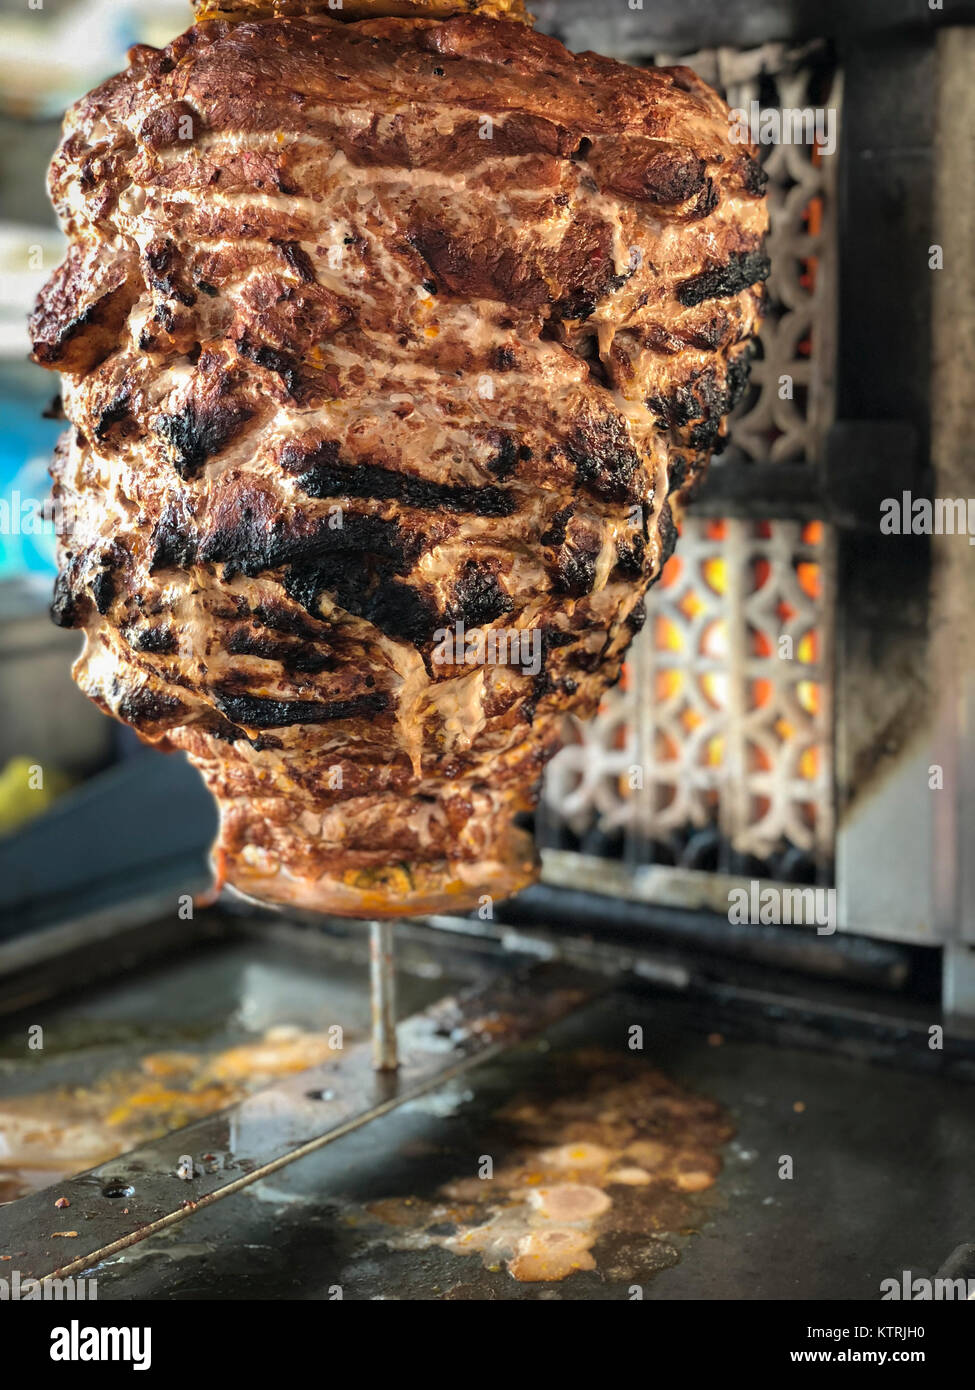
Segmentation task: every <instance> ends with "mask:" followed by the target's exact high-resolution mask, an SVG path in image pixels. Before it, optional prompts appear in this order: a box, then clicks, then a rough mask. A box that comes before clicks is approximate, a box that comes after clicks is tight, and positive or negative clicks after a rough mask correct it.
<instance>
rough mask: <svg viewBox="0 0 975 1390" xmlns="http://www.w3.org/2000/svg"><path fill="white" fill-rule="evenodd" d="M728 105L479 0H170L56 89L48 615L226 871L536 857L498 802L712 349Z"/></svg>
mask: <svg viewBox="0 0 975 1390" xmlns="http://www.w3.org/2000/svg"><path fill="white" fill-rule="evenodd" d="M728 130H729V124H728V115H727V110H726V108H725V107H724V105H723V103H722V102H721V101H720V100H719V99H718V97H717V96H716V95H715V94H714V93H713V92H712V91H711V90H710V89H709V88H707V87H706V86H705V85H704V84H703V83H702V82H700V81H699V80H698V79H697V78H696V77H695V76H694V74H693V73H691V72H690V71H688V70H687V69H683V68H675V69H669V70H645V71H644V70H640V71H637V70H634V69H631V68H627V67H624V66H622V65H620V64H617V63H614V62H612V61H610V60H608V59H604V58H600V57H597V56H596V55H594V54H582V55H573V54H571V53H569V52H567V51H566V50H565V48H563V47H562V45H561V44H559V43H557V42H556V41H555V40H554V39H550V38H546V37H544V36H542V35H538V34H534V33H532V32H531V31H530V30H529V29H528V28H526V27H525V26H524V25H523V24H514V23H510V22H507V21H502V20H494V19H490V18H484V17H481V16H472V17H469V16H465V17H459V18H453V19H448V20H446V21H445V22H443V23H437V22H432V21H430V20H422V19H419V20H414V19H402V18H382V19H364V20H360V21H358V22H342V23H340V22H338V21H336V20H333V19H330V18H328V17H326V16H321V15H316V16H312V17H296V18H275V19H268V20H257V21H255V22H247V23H240V24H236V25H234V24H229V23H225V22H222V21H216V22H207V23H201V24H199V25H197V26H196V27H194V28H192V29H190V30H189V31H188V32H187V33H186V34H184V35H182V36H181V37H180V38H178V39H177V40H175V42H174V43H172V44H171V45H170V46H169V47H168V48H166V49H164V50H162V51H156V50H153V49H148V48H137V49H134V50H133V51H132V54H131V55H130V66H129V68H128V69H127V71H126V72H124V73H122V74H121V75H120V76H118V77H115V78H113V79H112V80H111V81H109V82H107V83H106V84H104V85H103V86H102V87H100V88H98V89H97V90H96V91H94V92H92V93H91V94H90V95H89V96H88V97H86V98H85V99H84V100H83V101H81V102H79V103H78V105H77V106H75V107H74V108H73V109H72V110H71V111H70V112H69V113H68V116H67V118H66V122H65V130H64V136H63V140H62V143H61V145H60V148H59V150H58V152H57V154H56V155H55V159H54V163H53V166H52V171H51V192H52V196H53V199H54V203H55V206H56V208H57V211H58V214H59V216H60V219H61V222H62V224H63V226H64V228H65V230H66V231H67V233H68V236H69V238H70V250H69V253H68V257H67V259H66V261H65V263H64V265H63V266H62V267H61V269H60V270H59V271H57V272H56V273H55V275H54V276H53V277H52V279H51V281H50V283H49V284H48V286H47V287H46V289H45V290H44V292H43V293H42V295H41V297H40V299H39V302H38V306H37V310H36V312H35V315H34V319H33V335H34V345H35V348H34V350H35V357H36V360H38V361H39V362H42V363H43V364H44V365H46V366H50V367H53V368H57V369H59V370H61V371H62V372H63V373H65V375H66V381H65V390H64V407H65V411H66V413H67V416H68V419H69V421H70V424H71V428H70V430H69V432H68V434H67V435H66V437H65V440H64V442H63V444H62V447H61V448H60V449H59V451H58V454H57V458H56V461H55V466H54V470H53V471H54V477H55V489H56V492H57V494H58V496H59V498H60V500H61V501H62V503H63V505H64V509H65V513H66V515H68V516H69V517H70V518H71V520H72V526H71V530H70V533H69V534H67V535H66V536H65V538H64V540H63V544H62V553H61V570H60V575H59V578H58V583H57V588H56V594H55V604H54V612H55V616H56V618H57V620H58V621H59V622H61V623H64V624H66V625H70V626H76V627H79V628H82V629H83V630H84V632H85V635H86V638H87V642H86V647H85V651H84V653H83V655H82V657H81V658H80V659H79V662H78V665H77V668H76V677H77V679H78V681H79V683H80V684H81V686H82V688H83V689H84V690H85V691H86V692H87V693H88V694H89V695H90V696H91V698H92V699H94V700H96V701H97V702H98V703H99V704H100V705H101V706H102V707H103V708H104V709H106V710H107V711H109V712H111V713H112V714H114V715H115V716H116V717H118V718H120V719H123V720H125V721H127V722H128V723H130V724H132V725H133V726H134V727H135V728H136V729H138V731H139V732H140V734H141V735H142V736H143V737H144V738H146V739H148V740H150V741H152V742H156V743H160V744H162V745H163V746H168V747H174V748H182V749H186V750H187V751H188V752H189V755H190V756H191V758H192V759H193V760H194V762H195V763H196V764H197V765H198V766H199V767H200V768H201V770H202V772H203V773H204V775H205V777H206V778H207V781H208V783H209V785H210V786H211V788H212V789H213V791H214V793H215V795H216V796H217V798H218V800H219V803H220V807H221V817H222V832H221V841H220V846H219V849H220V852H221V854H222V856H223V858H224V859H225V861H226V865H227V868H228V872H229V874H230V877H231V879H232V881H234V882H236V883H237V884H238V885H239V886H242V887H243V888H245V889H246V890H247V891H252V892H254V893H256V894H257V895H259V896H264V897H268V898H270V899H272V900H277V901H292V902H299V903H302V904H305V905H308V906H313V907H318V908H321V909H323V910H332V911H339V912H348V913H352V914H362V915H374V914H377V913H384V912H385V913H390V914H397V913H407V912H410V911H420V910H429V909H431V908H443V907H450V906H454V907H465V906H469V905H471V904H476V903H477V902H478V901H479V899H480V898H481V897H483V896H484V895H489V896H491V897H492V898H500V897H502V896H504V895H505V894H506V893H508V892H510V891H513V890H516V889H517V888H518V887H520V886H521V885H522V884H523V883H525V882H527V881H528V880H529V879H530V878H531V876H532V874H533V872H534V867H533V854H532V851H531V847H530V845H529V844H528V842H527V839H526V837H525V836H524V835H523V833H522V832H521V831H518V830H516V829H514V828H513V818H514V816H515V815H516V813H517V812H519V811H522V810H526V809H529V808H530V807H531V806H532V804H533V802H534V797H535V794H536V790H537V783H538V779H539V777H540V775H541V770H542V766H543V764H544V762H545V760H546V758H547V757H549V756H550V755H551V753H552V752H553V751H554V749H555V747H556V745H557V736H558V735H557V731H558V727H559V724H560V721H561V719H562V716H563V715H564V713H565V712H566V711H567V710H571V711H574V712H575V713H577V714H578V715H580V716H581V717H586V716H587V715H591V714H592V713H593V712H594V711H595V709H596V707H597V705H598V702H599V699H600V696H601V694H602V692H603V691H604V690H605V689H606V687H607V685H609V684H610V683H611V682H612V681H614V680H616V679H617V677H618V675H619V671H620V663H621V661H622V658H623V654H624V652H625V649H626V646H627V644H628V642H629V641H630V638H631V637H632V634H633V632H634V631H635V630H636V629H637V628H638V627H639V625H640V622H641V621H642V597H643V594H644V591H645V590H646V587H647V585H648V584H649V583H650V582H652V580H653V579H654V578H655V577H656V576H657V575H658V574H659V572H660V569H661V567H662V565H663V563H664V561H665V559H666V557H667V555H668V553H669V551H670V549H671V548H672V545H673V542H674V539H675V527H674V522H673V518H672V515H671V508H670V503H669V501H668V495H670V494H673V493H674V492H675V491H677V490H678V489H680V488H681V487H682V486H686V485H687V484H688V483H689V482H690V481H692V480H693V478H694V477H695V476H696V475H698V474H699V472H700V469H701V467H702V465H703V464H704V463H706V460H707V457H708V455H709V453H710V451H711V450H712V448H713V447H714V445H715V444H716V443H717V442H718V441H719V440H720V438H721V436H722V435H723V433H724V431H725V428H726V426H725V416H726V415H727V412H728V410H729V409H730V408H731V406H732V405H733V403H734V401H735V400H736V399H737V397H738V396H739V395H740V393H741V392H742V390H743V389H744V385H745V382H746V379H747V371H748V355H749V344H750V340H751V337H752V335H753V333H754V330H755V326H756V320H757V316H758V313H759V310H760V303H761V295H762V285H761V282H762V281H763V279H764V278H765V275H766V273H767V262H766V261H765V258H764V253H763V239H764V236H765V231H766V225H767V218H766V209H765V205H764V201H763V198H762V177H761V173H760V171H759V168H758V166H757V164H756V162H755V151H754V150H752V149H750V148H748V147H743V146H740V145H735V144H732V143H730V142H729V139H728ZM458 625H461V627H458ZM471 629H476V630H478V631H480V632H481V633H482V634H488V635H491V634H493V641H494V645H493V647H492V646H488V645H486V647H485V650H484V651H482V653H481V655H482V656H486V658H487V659H481V658H480V657H479V656H478V651H477V649H476V648H475V649H474V652H473V660H470V661H469V660H467V659H465V658H467V656H468V650H467V648H466V647H465V646H464V644H463V642H462V641H461V642H455V644H454V647H453V650H451V649H450V641H451V640H453V639H454V638H455V637H456V636H457V634H458V633H459V632H466V633H469V632H470V630H471ZM445 635H446V637H447V638H449V639H450V640H447V641H445ZM492 653H493V656H492Z"/></svg>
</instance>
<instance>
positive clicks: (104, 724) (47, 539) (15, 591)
mask: <svg viewBox="0 0 975 1390" xmlns="http://www.w3.org/2000/svg"><path fill="white" fill-rule="evenodd" d="M188 14H189V5H188V4H187V3H185V2H184V0H154V2H153V3H152V4H145V3H144V2H143V3H139V2H138V0H47V3H46V4H43V6H42V7H39V8H33V6H32V5H31V4H29V3H28V0H0V499H2V502H3V503H4V504H5V505H3V506H0V708H2V712H3V718H2V720H0V834H3V832H4V831H7V832H9V831H11V830H13V829H14V828H16V826H17V825H19V824H21V823H22V822H23V821H24V820H25V819H28V818H30V817H31V816H32V815H37V814H39V813H41V812H42V811H44V810H46V809H47V808H48V806H49V805H50V803H51V801H52V799H54V798H55V797H56V796H58V795H60V794H62V793H63V792H65V791H66V790H68V789H69V788H70V787H71V786H73V785H77V783H78V782H79V781H80V780H82V779H83V778H84V777H86V776H87V775H90V774H91V773H93V772H96V771H98V770H99V769H101V768H104V767H105V766H106V765H107V764H109V763H111V762H113V761H114V760H115V759H116V758H117V757H119V756H122V755H124V754H125V752H126V751H127V750H129V749H131V747H132V746H133V742H131V741H130V740H128V739H126V738H125V736H124V733H125V731H122V730H119V729H114V728H113V727H112V724H111V722H110V721H109V720H107V719H105V718H104V717H103V716H102V715H100V714H99V713H98V711H97V710H96V709H94V708H93V707H92V706H91V705H89V703H88V701H87V700H85V699H84V697H83V696H82V695H81V694H80V693H79V692H78V691H77V690H76V689H75V688H74V686H73V684H72V682H71V678H70V665H71V661H72V660H73V658H74V656H75V654H76V652H77V649H78V637H77V634H76V633H72V632H62V631H60V630H59V629H57V628H55V627H54V626H53V624H52V623H51V622H50V619H49V618H48V614H47V609H48V605H49V603H50V594H51V585H52V582H53V578H54V574H55V564H54V552H55V542H56V537H55V534H54V526H53V523H52V520H51V518H50V516H49V515H48V516H47V517H46V518H45V516H44V515H43V512H42V511H41V509H42V508H43V505H44V499H45V498H46V496H47V494H48V491H49V487H50V480H49V478H48V473H47V469H48V462H49V460H50V457H51V452H52V450H53V448H54V444H55V442H56V440H57V438H58V435H59V434H60V432H61V430H62V429H63V427H64V426H63V423H62V422H61V421H59V420H57V419H55V418H52V413H53V412H52V411H51V404H52V398H53V397H54V394H55V392H56V390H57V380H56V378H55V377H52V376H51V374H50V373H49V372H46V371H43V370H42V369H41V368H40V367H35V366H34V365H33V364H32V363H30V362H29V361H28V360H27V351H28V343H27V333H26V319H27V315H28V313H29V312H30V309H31V307H32V305H33V301H34V297H35V295H36V294H37V291H38V290H39V288H40V286H41V285H42V284H43V283H44V281H45V280H46V279H47V277H48V276H49V275H50V273H51V271H52V270H53V269H54V268H55V266H57V265H58V263H59V262H60V260H61V258H62V255H63V238H62V236H61V234H60V232H59V231H58V228H57V225H56V222H55V219H54V213H53V211H52V209H51V204H50V201H49V199H48V196H47V185H46V170H47V166H48V164H49V162H50V159H51V155H52V153H53V151H54V147H55V145H56V144H57V140H58V133H59V130H60V125H61V117H62V115H63V113H64V111H65V109H66V107H67V106H68V105H70V103H71V102H73V101H75V100H77V98H78V97H80V96H82V95H83V94H84V93H85V92H86V91H88V90H89V89H90V88H91V87H93V86H94V85H95V84H96V83H98V82H100V81H102V80H103V79H104V78H105V77H107V76H109V75H110V74H111V73H113V72H116V71H118V69H119V68H121V67H124V65H125V52H126V49H127V48H128V47H129V46H130V45H131V44H133V43H139V42H145V43H165V42H167V41H168V39H170V38H172V36H173V35H174V34H177V33H179V32H180V30H181V29H183V28H185V26H186V21H187V17H188ZM41 766H42V767H43V781H42V784H41V785H34V786H31V785H30V780H31V777H30V772H29V769H30V768H31V767H41ZM33 780H34V782H35V783H37V781H38V779H37V777H36V775H35V777H34V779H33Z"/></svg>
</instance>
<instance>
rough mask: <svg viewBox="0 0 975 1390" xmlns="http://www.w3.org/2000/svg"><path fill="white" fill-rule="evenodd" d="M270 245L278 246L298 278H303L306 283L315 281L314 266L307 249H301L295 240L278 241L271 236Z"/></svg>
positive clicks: (311, 283)
mask: <svg viewBox="0 0 975 1390" xmlns="http://www.w3.org/2000/svg"><path fill="white" fill-rule="evenodd" d="M271 245H272V246H276V247H277V248H278V250H279V251H280V252H281V254H282V256H283V257H284V259H285V260H286V261H287V262H288V265H289V266H290V267H291V269H292V270H293V271H294V273H295V274H296V275H297V276H298V279H299V280H304V282H305V284H306V285H313V284H315V283H316V278H315V267H314V266H313V265H312V263H311V257H310V256H309V255H308V252H307V251H303V250H302V248H301V246H300V245H299V243H298V242H297V241H279V240H278V239H277V238H276V237H272V238H271Z"/></svg>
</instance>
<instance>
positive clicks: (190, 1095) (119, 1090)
mask: <svg viewBox="0 0 975 1390" xmlns="http://www.w3.org/2000/svg"><path fill="white" fill-rule="evenodd" d="M340 1055H341V1054H340V1053H338V1052H336V1051H334V1050H333V1048H332V1046H331V1040H330V1038H329V1036H328V1034H326V1033H308V1032H304V1031H302V1029H300V1028H296V1027H294V1026H292V1025H290V1024H281V1025H278V1026H277V1027H274V1028H270V1029H268V1031H267V1032H266V1033H264V1035H263V1036H262V1037H261V1038H259V1039H256V1040H255V1041H253V1042H249V1043H242V1044H240V1045H239V1046H236V1047H231V1048H227V1049H225V1050H224V1051H221V1052H217V1053H213V1054H209V1055H208V1054H205V1053H196V1052H172V1051H169V1052H155V1053H151V1054H150V1055H149V1056H147V1057H143V1058H142V1060H141V1062H140V1063H139V1065H138V1067H132V1068H128V1069H126V1070H124V1071H115V1072H111V1073H109V1074H107V1075H105V1076H103V1077H101V1078H99V1079H98V1080H96V1081H95V1082H94V1083H93V1084H92V1085H90V1086H74V1087H66V1086H63V1087H57V1088H55V1089H52V1090H49V1091H42V1092H37V1093H35V1094H31V1095H25V1096H17V1097H11V1098H9V1099H6V1100H3V1101H2V1102H0V1204H2V1203H3V1202H5V1201H13V1200H14V1199H15V1198H17V1197H21V1196H23V1195H24V1194H25V1193H27V1192H30V1191H33V1190H34V1189H36V1188H39V1187H46V1186H48V1184H50V1183H52V1182H57V1181H58V1179H59V1178H64V1177H70V1176H71V1174H73V1173H78V1172H81V1171H82V1170H84V1169H85V1168H91V1167H95V1166H96V1165H97V1164H99V1163H105V1162H107V1161H108V1160H109V1159H111V1158H115V1157H116V1156H117V1155H118V1154H121V1153H125V1152H126V1150H128V1149H131V1148H135V1147H136V1146H137V1145H139V1144H142V1143H145V1142H146V1141H147V1140H149V1139H153V1138H156V1137H158V1136H159V1135H161V1134H166V1133H169V1132H170V1131H172V1130H175V1129H180V1128H181V1127H182V1126H183V1125H187V1124H189V1123H190V1122H191V1121H192V1120H195V1119H199V1118H200V1117H201V1116H203V1115H210V1114H213V1112H214V1111H216V1110H222V1109H223V1108H224V1107H225V1106H228V1105H232V1104H234V1103H235V1102H236V1101H239V1100H242V1099H243V1098H244V1096H246V1095H248V1094H249V1093H250V1092H251V1091H253V1090H255V1089H257V1088H258V1087H259V1086H262V1085H265V1084H267V1082H268V1081H271V1080H273V1079H274V1078H276V1077H281V1076H288V1075H291V1074H292V1073H294V1072H298V1071H304V1070H305V1069H306V1068H307V1067H314V1066H318V1065H320V1064H321V1063H322V1062H327V1061H329V1060H331V1059H334V1058H336V1057H339V1056H340Z"/></svg>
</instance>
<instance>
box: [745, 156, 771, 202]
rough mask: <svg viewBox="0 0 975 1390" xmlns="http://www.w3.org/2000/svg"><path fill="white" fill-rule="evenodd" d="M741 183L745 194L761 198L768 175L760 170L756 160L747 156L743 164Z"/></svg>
mask: <svg viewBox="0 0 975 1390" xmlns="http://www.w3.org/2000/svg"><path fill="white" fill-rule="evenodd" d="M742 183H743V184H744V187H745V192H746V193H750V194H751V195H752V197H754V198H761V196H762V194H763V193H764V192H765V187H766V185H767V183H768V174H767V173H766V172H765V170H764V169H763V168H762V166H761V164H760V163H759V162H758V160H757V159H752V158H751V156H749V157H748V158H747V159H746V160H745V163H744V166H743V170H742Z"/></svg>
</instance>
